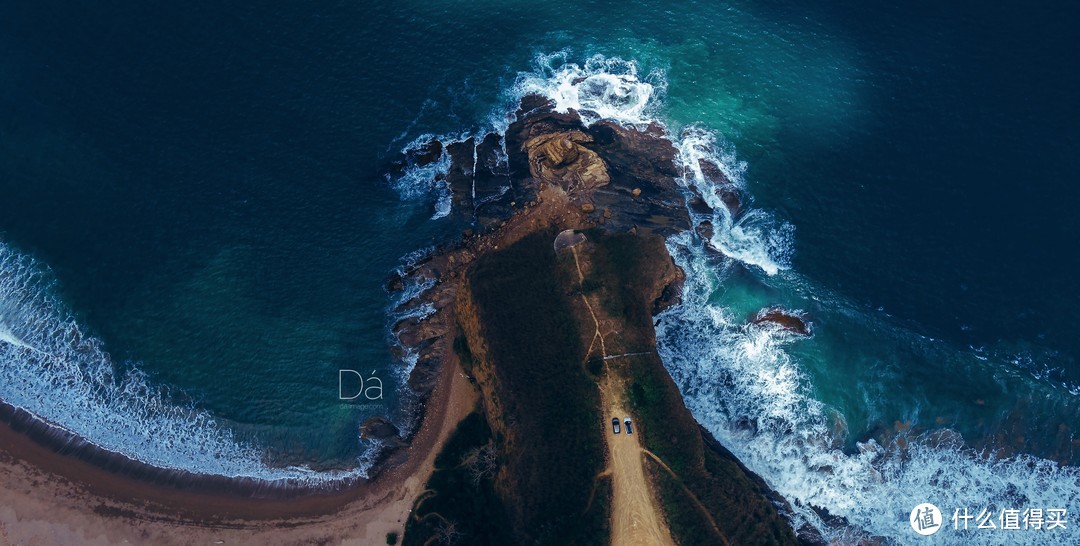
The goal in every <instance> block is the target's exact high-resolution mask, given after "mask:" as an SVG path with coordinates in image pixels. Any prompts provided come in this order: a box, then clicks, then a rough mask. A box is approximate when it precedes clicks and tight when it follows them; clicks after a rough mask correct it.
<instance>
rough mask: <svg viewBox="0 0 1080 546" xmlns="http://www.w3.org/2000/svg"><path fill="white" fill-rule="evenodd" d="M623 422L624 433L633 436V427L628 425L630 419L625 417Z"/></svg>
mask: <svg viewBox="0 0 1080 546" xmlns="http://www.w3.org/2000/svg"><path fill="white" fill-rule="evenodd" d="M623 422H624V423H626V433H627V434H633V433H634V425H632V424H631V423H630V418H629V417H626V418H625V419H624V421H623Z"/></svg>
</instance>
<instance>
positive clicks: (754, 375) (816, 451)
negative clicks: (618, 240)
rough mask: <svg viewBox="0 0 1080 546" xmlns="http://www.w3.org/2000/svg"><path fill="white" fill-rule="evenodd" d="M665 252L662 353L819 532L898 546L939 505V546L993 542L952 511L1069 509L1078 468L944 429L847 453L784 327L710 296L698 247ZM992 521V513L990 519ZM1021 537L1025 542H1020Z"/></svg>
mask: <svg viewBox="0 0 1080 546" xmlns="http://www.w3.org/2000/svg"><path fill="white" fill-rule="evenodd" d="M669 250H670V251H671V253H672V255H673V256H674V257H675V259H676V262H677V263H678V264H679V266H680V267H682V268H683V269H684V270H685V271H686V274H687V280H686V285H685V294H684V296H683V297H684V303H683V305H681V306H678V307H675V308H672V309H670V310H668V311H665V313H664V314H663V315H662V316H661V317H660V318H661V321H660V325H659V326H658V328H657V341H658V346H659V350H660V354H661V356H662V358H663V360H664V363H665V365H666V366H667V368H668V370H669V372H670V373H671V375H672V378H673V379H674V380H675V382H676V384H678V385H679V388H680V390H681V391H682V393H683V397H684V400H685V402H686V405H687V407H688V408H690V410H691V412H692V413H693V414H694V416H695V417H696V418H697V419H698V420H699V421H700V422H701V423H702V424H703V425H704V426H705V427H706V428H707V429H709V431H710V432H711V433H712V434H713V435H714V436H716V437H717V439H719V440H720V442H721V443H723V444H724V445H725V446H727V447H728V448H729V449H731V450H732V452H734V453H735V454H736V456H738V457H739V459H741V460H742V461H743V462H744V463H745V464H746V465H747V466H748V467H750V468H751V469H752V470H754V471H755V472H757V473H758V474H760V475H761V476H762V477H764V478H765V480H766V481H767V482H768V483H769V485H770V486H772V487H773V488H775V489H776V490H777V491H779V492H780V493H781V494H783V495H784V496H785V497H786V498H787V499H788V500H789V501H791V502H792V503H793V504H794V505H795V508H796V512H797V521H796V526H798V525H801V524H803V523H808V524H810V525H812V526H814V527H815V528H817V529H818V530H819V531H821V532H822V533H823V534H824V535H825V536H826V537H827V538H829V539H831V540H836V541H839V542H840V543H849V542H856V541H857V538H858V537H853V536H850V533H851V530H850V529H845V528H834V527H831V526H829V525H828V524H827V523H828V522H827V521H826V516H823V515H822V513H820V512H819V511H817V510H814V509H813V507H816V508H823V509H825V510H826V511H827V512H828V514H830V515H831V516H839V517H843V518H845V519H846V520H847V522H849V523H850V524H853V525H855V526H856V527H857V528H860V529H863V530H865V531H866V532H867V533H869V534H872V535H878V536H886V537H891V538H894V539H896V540H899V541H901V542H906V539H907V538H908V537H912V536H914V535H913V534H912V531H911V529H910V527H909V524H908V515H909V513H910V511H911V509H912V508H913V507H915V506H916V505H918V504H920V503H923V502H931V503H934V504H935V505H937V506H939V507H941V509H942V511H943V512H944V513H945V516H946V524H947V528H946V529H944V530H943V531H942V532H941V533H940V534H938V535H936V536H934V537H933V538H934V541H935V543H938V544H988V545H989V544H1000V543H1001V541H1002V540H1003V536H1002V535H1001V534H999V533H995V532H989V531H987V530H975V529H974V525H972V530H970V531H967V532H964V531H953V529H951V525H952V522H951V520H950V519H949V518H951V517H952V514H953V510H957V509H965V508H967V509H970V510H971V511H972V512H978V511H979V510H981V509H987V510H996V511H997V513H1000V511H1001V510H1003V509H1025V508H1070V507H1074V506H1076V504H1077V502H1078V501H1080V470H1078V469H1076V468H1073V467H1061V466H1059V465H1058V464H1057V463H1054V462H1052V461H1048V460H1044V459H1039V458H1037V457H1033V456H1028V455H1019V456H1016V457H1012V458H1007V459H999V458H995V457H993V456H992V455H989V454H985V453H979V452H975V451H974V450H971V449H967V448H965V447H964V445H963V442H962V439H961V438H959V436H958V435H956V434H949V433H948V431H944V432H943V431H938V433H936V434H935V433H924V434H917V435H916V434H912V435H909V436H908V437H903V438H902V444H903V445H904V447H903V449H900V448H898V447H897V446H889V447H888V448H886V447H883V446H881V445H878V444H877V443H876V442H875V441H874V440H869V441H867V442H865V443H860V444H858V453H856V454H850V453H845V452H844V451H843V450H842V449H841V446H842V445H843V444H844V440H845V436H846V430H845V429H844V427H843V426H838V425H842V424H843V423H842V419H843V417H842V415H840V414H838V412H836V411H835V410H833V409H831V408H829V407H828V406H826V405H825V404H823V403H821V402H819V401H818V400H816V399H815V398H814V395H813V385H812V383H811V382H810V381H809V379H808V378H807V376H806V375H805V374H804V373H803V372H802V371H801V370H800V367H799V364H798V362H797V361H796V360H795V359H794V358H793V357H791V356H790V355H789V354H788V353H787V352H786V351H785V345H786V344H787V343H788V342H789V341H790V337H789V334H786V333H784V332H783V331H782V330H779V329H763V328H758V327H753V326H750V325H747V324H746V323H745V321H744V320H742V319H741V318H740V317H736V316H733V314H732V313H730V312H729V311H727V310H726V309H724V308H722V307H720V306H718V305H716V304H713V303H711V302H710V297H711V295H712V294H713V293H714V292H715V291H716V289H717V287H718V285H719V284H720V283H721V282H722V281H723V279H722V278H721V277H720V276H718V275H717V273H716V271H715V270H714V266H713V265H712V261H711V260H710V258H709V256H708V255H707V253H706V252H705V250H704V249H703V248H702V246H701V244H700V243H699V242H696V241H694V240H693V239H692V238H691V237H690V236H689V235H688V234H683V235H679V236H676V237H673V238H672V239H671V240H670V241H669ZM995 517H997V516H995ZM1047 533H1048V532H1047V531H1043V533H1042V534H1040V533H1038V532H1028V533H1017V534H1012V535H1009V537H1008V539H1009V541H1010V542H1011V543H1031V544H1044V543H1057V544H1061V543H1066V542H1070V540H1072V541H1075V539H1076V535H1075V534H1073V531H1072V530H1071V529H1070V530H1066V531H1061V530H1058V529H1056V530H1055V531H1054V533H1058V534H1052V533H1051V534H1047ZM1025 541H1027V542H1025Z"/></svg>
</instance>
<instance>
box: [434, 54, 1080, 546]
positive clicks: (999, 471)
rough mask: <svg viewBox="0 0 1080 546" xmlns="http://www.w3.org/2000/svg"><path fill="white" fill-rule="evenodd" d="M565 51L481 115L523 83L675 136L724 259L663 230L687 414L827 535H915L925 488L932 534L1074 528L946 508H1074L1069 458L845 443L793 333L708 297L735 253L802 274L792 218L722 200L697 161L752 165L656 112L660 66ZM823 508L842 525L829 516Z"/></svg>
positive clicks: (499, 120) (596, 116)
mask: <svg viewBox="0 0 1080 546" xmlns="http://www.w3.org/2000/svg"><path fill="white" fill-rule="evenodd" d="M570 58H571V54H570V52H569V51H560V52H557V53H554V54H549V55H539V56H538V57H537V58H536V59H535V64H536V68H535V69H534V70H533V71H530V72H523V73H520V74H518V76H517V78H516V80H515V83H514V85H513V86H512V87H511V88H510V89H509V90H508V92H507V103H506V104H507V107H508V108H507V109H506V110H503V111H499V112H496V113H494V114H492V116H491V118H490V119H491V120H492V121H491V123H489V124H488V125H489V127H488V129H489V130H495V131H496V132H499V133H502V132H503V131H505V129H506V126H507V125H508V124H509V123H510V122H511V121H512V120H513V119H514V116H513V113H512V112H513V109H515V108H516V107H517V104H518V102H519V101H520V99H521V98H522V97H524V96H525V95H528V94H539V95H542V96H544V97H547V98H548V99H550V100H552V101H553V103H554V104H555V108H556V110H558V111H560V112H567V111H570V110H574V111H576V112H578V114H579V115H580V116H581V118H582V121H583V122H584V123H585V124H586V125H589V124H592V123H595V122H596V121H598V120H601V119H606V120H611V121H615V122H618V123H620V124H622V125H624V126H629V127H639V128H640V127H645V126H649V125H654V126H660V127H662V128H664V129H665V132H666V133H667V135H668V136H667V138H669V139H670V140H671V141H672V143H673V144H674V145H675V147H676V149H677V150H678V155H677V163H678V165H679V166H680V168H681V171H682V174H681V175H680V177H679V178H678V180H677V182H679V183H680V184H681V185H682V186H683V187H684V188H685V189H686V190H687V195H688V197H689V196H700V197H701V198H702V199H704V200H705V202H706V203H707V204H708V205H709V208H710V209H711V211H710V212H708V213H702V212H700V211H696V212H695V211H693V210H691V211H690V212H691V217H692V218H693V220H694V222H695V224H698V223H701V222H703V221H709V222H710V223H711V224H712V226H713V233H712V236H711V238H710V240H709V241H707V243H708V244H709V245H711V246H712V247H713V248H715V249H717V250H719V251H720V252H721V253H722V254H723V255H725V256H726V257H727V258H728V259H729V260H719V261H718V260H717V259H716V258H715V257H714V256H713V255H711V254H710V253H709V252H707V251H706V248H705V247H706V241H703V240H701V239H700V238H699V237H698V236H697V235H696V234H694V233H689V232H688V233H683V234H679V235H676V236H674V237H672V238H671V239H670V240H669V241H668V246H669V250H670V252H671V253H672V255H673V256H674V257H675V259H676V262H677V263H678V265H679V266H680V267H681V268H682V269H683V270H684V271H685V272H686V275H687V280H686V285H685V294H684V299H683V303H682V304H681V305H678V306H675V307H672V308H670V309H669V310H667V311H665V312H664V314H663V315H662V316H661V317H660V319H661V320H660V322H659V326H658V328H657V342H658V349H659V351H660V354H661V357H662V358H663V361H664V364H665V366H666V367H667V369H668V371H669V373H670V374H671V375H672V378H673V379H674V380H675V382H676V384H677V385H678V386H679V388H680V390H681V392H682V394H683V396H684V399H685V401H686V404H687V406H688V408H689V409H690V410H691V412H692V413H693V414H694V416H695V418H696V419H697V420H698V421H699V422H700V423H702V424H703V425H704V426H705V427H706V428H707V429H708V430H709V431H710V432H711V433H712V434H713V435H714V436H716V437H717V438H718V439H719V440H720V441H721V442H722V443H723V444H724V445H725V446H727V447H728V448H729V449H731V450H732V451H733V452H734V453H735V454H736V455H737V456H738V457H739V458H740V459H741V460H742V461H743V462H744V463H745V464H746V465H747V466H748V467H749V468H750V469H751V470H753V471H754V472H756V473H758V474H759V475H761V476H762V477H763V478H764V479H765V480H766V482H767V483H768V484H769V485H770V486H771V487H773V488H774V489H776V490H777V491H778V492H779V493H781V494H782V495H784V496H785V497H786V498H787V499H788V500H789V501H790V502H791V503H792V505H793V507H794V510H795V514H794V516H793V521H792V524H793V525H794V526H795V527H796V528H798V527H800V526H802V525H809V526H811V527H813V528H815V529H817V530H818V531H819V532H820V533H821V534H822V536H823V537H825V538H826V539H827V540H828V541H829V542H830V543H834V544H854V543H858V542H859V540H860V539H861V538H863V537H865V536H866V535H877V536H883V537H889V538H890V539H892V540H893V541H895V542H897V543H901V544H903V543H909V542H911V541H912V540H913V539H915V538H921V537H918V535H915V534H914V532H913V531H912V529H911V527H910V525H909V523H908V516H909V513H910V511H911V509H912V508H913V507H915V506H916V505H917V504H919V503H922V502H932V503H935V504H936V505H937V506H939V507H940V508H941V509H942V511H943V512H944V515H945V519H946V521H945V522H944V523H945V526H946V528H944V529H943V530H942V531H941V532H939V533H938V534H936V535H934V536H933V537H929V539H927V541H928V542H930V543H934V544H971V545H979V544H1000V543H1002V542H1004V541H1009V542H1010V543H1017V544H1064V543H1077V542H1078V537H1077V535H1076V534H1075V532H1074V531H1073V530H1072V529H1073V528H1074V527H1075V525H1073V524H1071V523H1069V524H1068V529H1067V530H1064V531H1062V530H1060V529H1055V530H1054V531H1053V532H1051V531H1046V530H1044V531H1029V532H1023V531H1021V532H1015V531H996V532H994V531H987V530H974V529H973V530H969V531H954V530H953V529H951V525H952V523H951V519H950V518H951V517H952V514H953V510H959V509H968V510H970V511H972V512H975V513H976V514H977V513H978V510H980V509H988V510H997V511H999V512H998V513H1000V510H1002V509H1026V508H1044V509H1048V508H1075V506H1076V505H1077V500H1078V497H1080V471H1078V470H1077V469H1076V468H1073V467H1061V466H1059V465H1057V464H1056V463H1054V462H1052V461H1048V460H1044V459H1039V458H1037V457H1032V456H1028V455H1020V456H1016V457H1013V458H1008V459H998V458H994V457H993V456H991V455H989V454H985V453H977V452H974V451H973V450H971V449H969V448H966V447H965V446H964V444H963V442H962V439H961V438H959V436H958V435H952V436H947V437H948V438H952V441H951V442H947V441H942V440H941V437H940V436H938V437H935V436H933V435H932V434H930V433H924V434H910V433H909V434H908V435H907V437H904V438H903V440H904V442H903V443H904V445H905V448H904V449H902V450H901V449H896V448H895V446H889V447H884V446H881V445H878V444H877V443H876V442H875V441H874V440H869V441H867V442H865V443H861V444H859V445H858V447H859V449H858V452H857V453H848V452H845V451H844V450H843V449H842V446H843V445H844V443H845V440H846V434H847V428H846V422H845V419H844V416H843V414H842V413H841V412H839V411H838V410H836V409H835V408H831V407H829V406H828V405H827V404H824V403H822V402H821V401H819V400H818V399H816V398H815V396H814V385H813V383H812V381H811V380H810V378H809V377H808V375H807V374H806V373H805V372H804V371H803V369H802V367H801V366H800V364H799V362H798V361H797V359H796V358H794V357H793V356H791V354H790V353H789V352H788V351H787V346H788V344H790V343H791V342H792V341H793V339H794V337H793V336H792V334H789V333H787V332H785V331H784V330H783V329H780V328H767V327H760V326H752V325H748V324H746V321H745V317H742V316H736V314H735V313H734V312H733V311H732V310H729V309H726V308H724V307H722V306H720V305H717V304H715V303H712V295H713V294H714V292H715V291H716V290H718V289H721V288H722V285H723V283H724V282H726V281H727V280H728V279H727V275H728V273H729V272H730V269H731V264H732V263H733V262H732V261H731V260H733V261H734V263H736V264H741V266H744V267H746V268H748V269H750V270H760V271H761V272H763V273H764V274H766V275H777V274H780V273H781V272H785V271H787V273H785V275H788V276H790V277H791V278H792V279H793V282H794V284H796V285H807V283H806V282H804V281H803V280H802V279H801V278H800V277H799V276H798V273H797V272H794V271H791V255H792V253H793V249H794V227H793V226H792V225H791V224H789V223H787V222H784V221H782V220H780V219H778V218H777V217H776V216H775V215H773V214H771V213H769V212H768V211H765V210H762V209H758V208H755V207H753V206H752V205H753V201H752V196H751V195H749V194H747V195H746V196H745V197H746V198H747V199H745V200H744V203H743V206H742V207H741V209H740V210H739V211H737V212H732V211H731V210H729V209H728V207H727V206H726V205H725V203H724V202H723V201H722V199H721V198H720V193H719V192H717V191H715V190H716V189H717V188H716V187H714V186H715V185H716V184H717V183H718V182H717V181H715V180H709V178H708V177H707V176H706V173H704V172H703V170H702V168H701V165H702V161H707V162H709V163H712V164H713V165H715V166H716V167H718V168H719V169H720V171H721V172H722V173H723V176H724V178H725V179H726V180H725V181H724V183H727V184H731V185H733V186H734V187H735V188H738V189H739V191H740V192H746V191H747V184H746V180H745V175H746V167H747V166H746V164H745V163H744V162H741V161H739V160H738V159H737V157H736V155H735V152H734V148H733V147H732V146H731V145H730V144H727V143H725V142H724V140H723V138H722V137H721V136H720V135H718V134H717V133H715V132H714V131H710V130H709V129H707V128H704V127H701V126H698V125H690V126H688V127H686V128H684V129H683V130H682V131H681V132H679V134H678V136H674V135H672V134H671V132H670V130H669V129H668V127H669V126H670V125H671V123H670V121H669V120H665V119H663V115H662V113H663V97H664V95H665V92H666V89H667V81H666V79H665V77H664V74H663V72H661V71H650V72H647V73H646V75H645V76H642V75H641V72H642V71H641V70H640V68H639V66H638V65H637V63H635V62H634V61H627V60H623V59H619V58H614V57H605V56H603V55H594V56H592V57H589V58H588V59H586V60H585V61H584V62H583V63H580V64H579V63H574V62H571V61H570ZM478 134H483V133H482V132H481V133H478ZM420 187H424V183H421V184H420ZM813 299H815V300H818V299H817V298H813ZM818 301H820V300H818ZM826 513H827V514H829V515H831V516H833V517H842V518H845V520H846V521H847V522H848V524H849V525H847V526H837V525H832V524H830V522H827V521H825V519H826V517H825V516H824V515H825V514H826ZM995 517H996V516H995ZM972 528H974V525H972ZM1003 533H1009V534H1003ZM1055 533H1056V534H1055Z"/></svg>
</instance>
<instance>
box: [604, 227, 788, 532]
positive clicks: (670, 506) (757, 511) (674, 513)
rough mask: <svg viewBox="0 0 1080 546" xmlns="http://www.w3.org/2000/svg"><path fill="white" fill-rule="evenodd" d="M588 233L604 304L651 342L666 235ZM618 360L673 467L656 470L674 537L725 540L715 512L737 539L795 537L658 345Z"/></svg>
mask: <svg viewBox="0 0 1080 546" xmlns="http://www.w3.org/2000/svg"><path fill="white" fill-rule="evenodd" d="M587 235H588V237H589V238H590V240H591V241H592V242H593V243H594V244H596V245H597V248H598V250H597V251H596V252H595V255H594V259H593V268H594V272H596V273H598V274H599V275H600V276H601V278H603V279H605V286H606V287H607V288H608V289H607V291H606V293H605V294H604V300H603V304H604V306H605V308H606V309H607V310H608V311H609V312H611V313H614V314H616V315H617V316H621V317H623V318H624V319H625V321H626V322H625V330H624V334H625V338H626V339H631V340H635V341H636V342H639V343H641V345H642V347H643V348H646V350H648V349H652V348H654V347H655V333H654V330H653V324H652V321H653V317H652V314H651V312H652V309H653V306H654V302H653V301H652V299H651V298H654V297H656V296H657V295H658V293H657V291H658V289H659V288H661V287H658V286H656V285H655V283H656V280H657V279H659V278H660V275H662V274H663V268H666V267H668V264H669V263H670V258H669V257H668V254H667V250H666V248H664V245H663V240H662V239H660V238H659V237H647V236H633V235H629V234H608V233H604V232H598V231H595V232H590V233H588V234H587ZM628 349H629V350H631V351H636V350H639V349H637V348H633V347H630V348H628ZM618 365H619V366H621V367H623V368H622V371H621V373H622V374H623V375H624V376H625V377H628V378H631V382H630V384H629V386H628V392H627V396H628V399H629V401H630V405H631V407H632V411H633V413H634V414H635V415H636V416H637V425H638V426H637V432H638V433H639V434H641V435H642V436H641V438H642V440H643V441H644V444H645V447H646V448H647V449H648V450H649V451H651V452H652V453H653V454H655V455H656V456H657V457H659V458H660V459H661V460H662V461H663V462H664V463H665V464H666V465H667V466H668V467H669V468H670V469H671V470H672V471H673V472H674V473H675V474H676V476H672V475H671V474H670V473H668V471H667V470H664V469H662V468H660V469H659V470H658V472H659V473H658V474H657V477H658V478H659V479H658V482H657V483H658V488H659V491H660V494H661V499H660V501H661V504H662V505H663V506H664V509H665V511H666V513H667V516H668V521H669V524H670V527H671V531H672V534H673V536H674V537H675V539H676V540H677V541H678V542H679V543H680V544H686V545H697V544H716V543H722V541H721V539H720V537H719V536H718V535H717V533H716V531H715V530H714V528H713V525H714V523H713V521H714V520H715V525H716V526H717V527H718V528H719V530H720V532H721V533H722V534H723V535H724V536H725V537H726V538H727V539H728V540H729V541H730V542H731V543H732V544H795V543H796V538H795V535H794V533H793V532H792V531H791V528H790V526H788V524H787V522H786V521H784V519H783V518H782V517H780V515H779V513H778V512H777V510H776V508H775V507H774V506H773V505H772V503H771V502H770V501H769V500H768V499H767V498H765V496H764V494H763V491H764V489H763V484H762V483H760V482H759V481H755V480H754V479H753V478H752V477H751V475H750V474H749V473H748V472H747V471H746V470H745V469H744V468H742V467H741V465H740V464H739V462H738V461H737V460H736V459H735V458H734V457H733V456H732V455H730V454H729V453H726V452H724V453H721V452H718V451H717V450H715V449H713V448H711V447H709V446H707V445H706V443H705V440H704V439H703V437H702V430H701V428H700V427H699V426H698V424H697V422H696V421H695V420H694V418H693V416H692V415H691V414H690V412H689V411H688V410H687V409H686V406H685V405H684V403H683V399H682V395H681V394H680V393H679V390H678V388H677V387H676V385H675V383H674V382H673V381H672V380H671V377H670V376H669V375H668V373H667V370H666V369H664V365H663V363H662V362H661V360H660V357H659V356H658V355H657V354H656V353H655V352H653V353H650V354H645V355H640V356H632V357H626V358H622V359H619V361H618ZM650 464H652V463H650ZM653 466H654V467H655V468H659V465H653ZM695 500H696V501H695ZM699 503H700V504H699ZM706 512H708V514H711V516H712V517H711V518H710V517H709V515H707V514H706Z"/></svg>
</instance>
